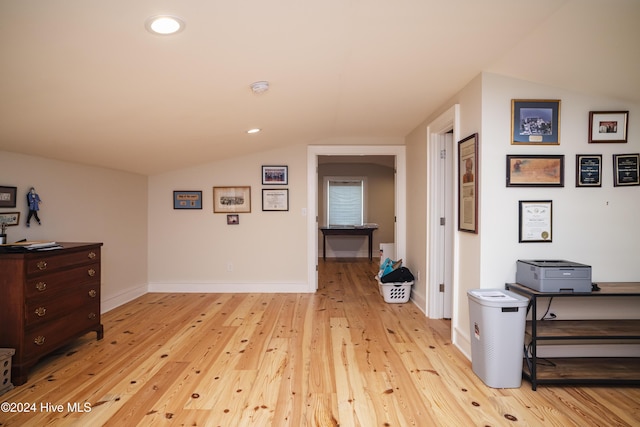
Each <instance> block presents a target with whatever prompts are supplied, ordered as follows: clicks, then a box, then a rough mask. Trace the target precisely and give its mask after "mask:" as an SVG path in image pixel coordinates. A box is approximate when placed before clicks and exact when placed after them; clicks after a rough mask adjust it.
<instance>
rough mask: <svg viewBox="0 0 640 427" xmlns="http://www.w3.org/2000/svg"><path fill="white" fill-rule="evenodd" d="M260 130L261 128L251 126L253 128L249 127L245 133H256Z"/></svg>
mask: <svg viewBox="0 0 640 427" xmlns="http://www.w3.org/2000/svg"><path fill="white" fill-rule="evenodd" d="M261 130H262V129H258V128H253V129H249V130H248V131H247V133H258V132H260V131H261Z"/></svg>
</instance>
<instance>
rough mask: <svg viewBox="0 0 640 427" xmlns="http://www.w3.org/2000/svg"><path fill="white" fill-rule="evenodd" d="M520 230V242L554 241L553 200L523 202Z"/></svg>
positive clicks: (521, 204) (521, 202) (521, 203)
mask: <svg viewBox="0 0 640 427" xmlns="http://www.w3.org/2000/svg"><path fill="white" fill-rule="evenodd" d="M519 203H520V227H519V228H520V230H519V233H518V242H520V243H524V242H545V243H549V242H551V241H552V238H553V234H552V230H551V229H552V219H553V217H552V215H551V214H552V204H553V202H552V201H551V200H526V201H525V200H521V201H520V202H519Z"/></svg>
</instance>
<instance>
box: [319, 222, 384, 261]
mask: <svg viewBox="0 0 640 427" xmlns="http://www.w3.org/2000/svg"><path fill="white" fill-rule="evenodd" d="M377 229H378V227H371V226H364V227H358V226H344V225H338V226H336V225H333V226H329V227H320V231H322V259H327V236H367V238H368V243H369V261H371V260H372V259H373V232H374V231H376V230H377Z"/></svg>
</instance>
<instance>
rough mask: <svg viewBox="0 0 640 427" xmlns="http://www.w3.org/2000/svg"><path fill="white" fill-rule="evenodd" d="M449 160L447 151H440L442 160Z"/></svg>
mask: <svg viewBox="0 0 640 427" xmlns="http://www.w3.org/2000/svg"><path fill="white" fill-rule="evenodd" d="M446 158H447V150H440V159H442V160H444V159H446Z"/></svg>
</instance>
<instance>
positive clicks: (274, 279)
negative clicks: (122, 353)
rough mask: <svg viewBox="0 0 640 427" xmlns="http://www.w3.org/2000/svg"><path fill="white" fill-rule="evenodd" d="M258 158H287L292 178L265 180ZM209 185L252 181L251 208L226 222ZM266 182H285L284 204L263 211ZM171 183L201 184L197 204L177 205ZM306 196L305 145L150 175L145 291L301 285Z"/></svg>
mask: <svg viewBox="0 0 640 427" xmlns="http://www.w3.org/2000/svg"><path fill="white" fill-rule="evenodd" d="M262 165H287V166H288V167H289V169H288V172H289V185H287V186H263V185H262V182H261V166H262ZM214 186H250V187H251V213H241V214H239V215H240V223H239V224H238V225H227V216H226V214H221V213H215V214H214V213H213V187H214ZM263 188H288V189H289V211H287V212H263V211H262V189H263ZM174 190H200V191H202V192H203V208H202V210H174V209H173V191H174ZM306 203H307V180H306V147H304V146H299V147H289V148H285V149H278V150H273V151H268V152H258V153H255V154H251V155H248V156H244V157H239V158H233V159H228V160H221V161H219V162H214V163H209V164H204V165H201V166H198V167H193V168H187V169H182V170H178V171H174V172H168V173H164V174H159V175H155V176H152V177H150V178H149V289H150V291H167V292H306V291H307V262H306V260H307V251H306V243H307V242H306V214H305V212H304V211H303V209H305V208H306Z"/></svg>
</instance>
